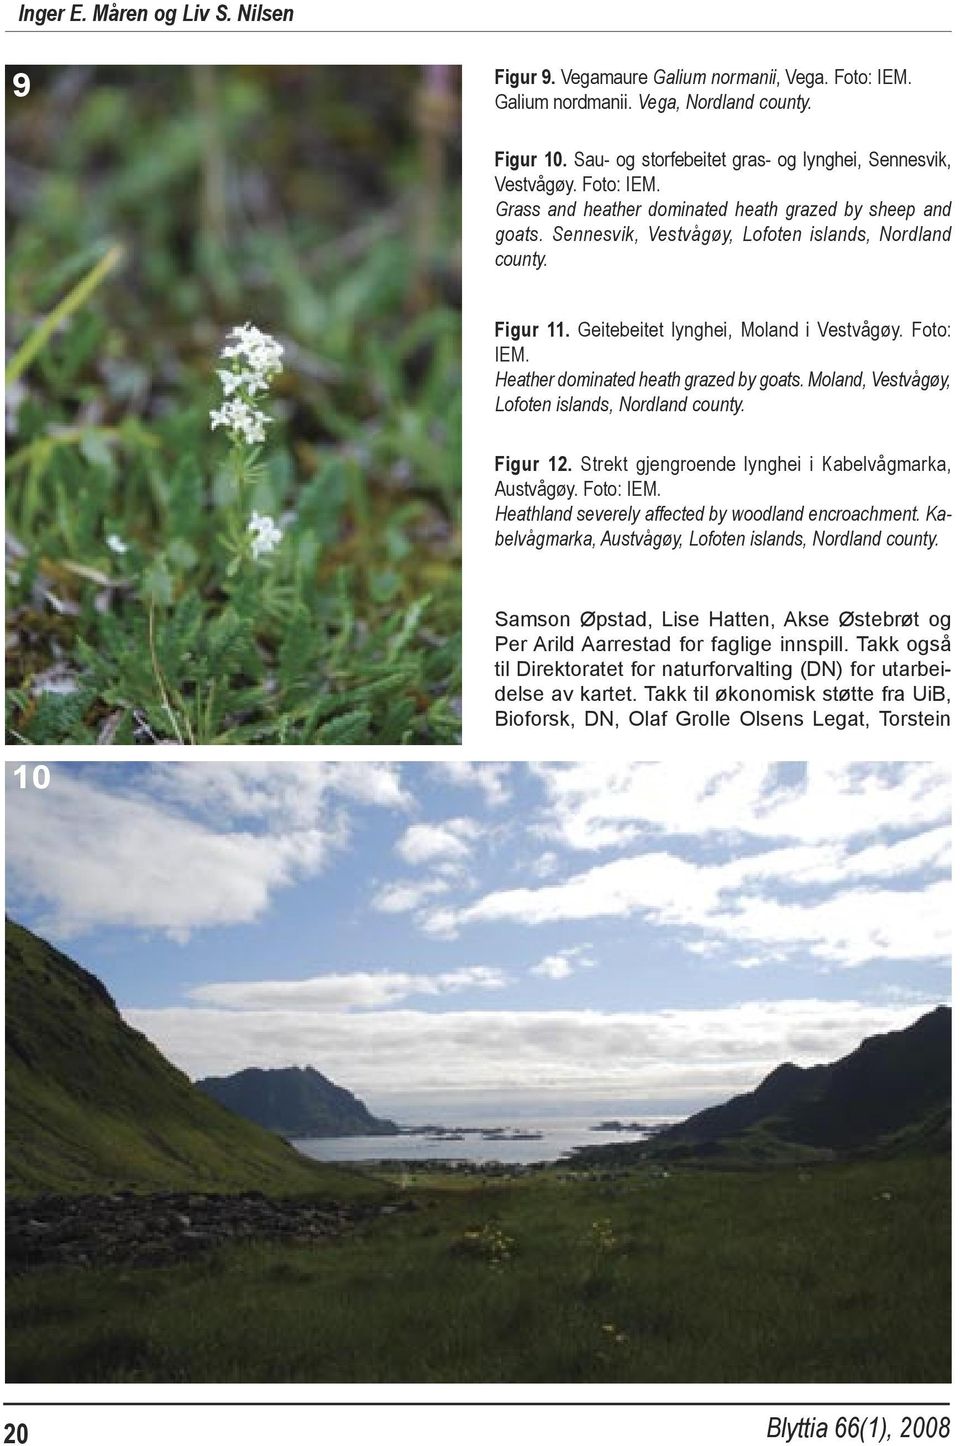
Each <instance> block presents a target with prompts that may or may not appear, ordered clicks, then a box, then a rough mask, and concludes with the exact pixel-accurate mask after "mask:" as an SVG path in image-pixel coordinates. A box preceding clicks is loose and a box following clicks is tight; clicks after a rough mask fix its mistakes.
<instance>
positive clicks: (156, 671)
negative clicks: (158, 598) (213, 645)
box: [147, 598, 183, 747]
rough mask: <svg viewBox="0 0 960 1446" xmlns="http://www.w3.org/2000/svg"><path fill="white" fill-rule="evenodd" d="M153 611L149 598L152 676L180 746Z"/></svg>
mask: <svg viewBox="0 0 960 1446" xmlns="http://www.w3.org/2000/svg"><path fill="white" fill-rule="evenodd" d="M154 611H155V609H154V603H153V599H152V598H151V599H150V611H149V613H148V615H147V637H148V639H149V642H150V662H151V663H152V664H153V676H154V677H155V678H156V680H157V688H158V689H159V692H160V700H161V702H162V703H163V706H164V709H165V710H166V714H167V717H168V718H169V719H170V722H171V723H172V724H173V731H174V733H176V735H177V742H178V743H179V744H180V745H181V747H182V746H183V734H182V733H181V732H180V728H179V725H178V723H177V715H176V713H174V711H173V709H172V708H171V706H170V699H169V698H168V696H167V689H166V685H165V684H164V681H163V673H162V672H161V669H160V659H159V658H158V657H157V643H156V638H155V636H154Z"/></svg>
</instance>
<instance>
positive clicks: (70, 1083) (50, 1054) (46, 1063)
mask: <svg viewBox="0 0 960 1446" xmlns="http://www.w3.org/2000/svg"><path fill="white" fill-rule="evenodd" d="M6 1031H7V1037H6V1160H7V1191H8V1192H9V1193H11V1194H16V1195H26V1196H29V1195H36V1194H40V1193H42V1192H45V1191H54V1192H59V1193H83V1192H91V1193H96V1192H103V1191H110V1190H118V1189H124V1188H127V1189H137V1190H167V1189H169V1190H198V1191H203V1190H206V1191H225V1192H228V1191H241V1190H262V1191H264V1192H266V1193H270V1194H274V1195H294V1194H299V1195H307V1194H309V1195H317V1196H320V1195H323V1196H325V1197H327V1198H330V1197H337V1198H350V1197H354V1196H358V1195H361V1194H367V1193H370V1192H371V1190H372V1188H373V1187H372V1186H371V1184H370V1183H369V1182H368V1181H367V1180H365V1179H364V1177H363V1176H361V1175H359V1174H354V1173H353V1172H351V1171H349V1170H340V1169H336V1168H333V1167H330V1166H325V1165H319V1164H315V1163H314V1162H313V1161H310V1160H308V1159H306V1158H305V1157H304V1156H302V1155H299V1154H298V1153H297V1152H296V1151H295V1150H294V1149H293V1147H292V1146H291V1145H288V1144H287V1143H286V1142H285V1141H283V1140H281V1139H278V1138H277V1137H276V1136H275V1135H271V1134H270V1133H269V1132H268V1131H266V1130H263V1129H261V1128H260V1127H259V1126H257V1125H253V1124H250V1123H249V1122H248V1121H246V1120H243V1119H240V1118H239V1117H238V1116H237V1115H233V1114H230V1113H229V1112H228V1111H227V1110H224V1109H223V1108H221V1106H220V1105H218V1104H216V1103H215V1102H214V1101H213V1100H210V1099H208V1098H206V1096H204V1095H202V1094H201V1093H200V1092H199V1091H198V1090H196V1089H195V1088H194V1086H193V1085H192V1084H191V1083H190V1081H189V1080H188V1079H187V1077H186V1075H184V1074H182V1073H181V1072H180V1070H178V1069H175V1068H174V1067H173V1065H171V1064H170V1063H169V1062H168V1061H167V1060H166V1059H164V1057H163V1055H161V1054H160V1052H159V1051H158V1050H157V1049H156V1048H155V1047H154V1046H153V1045H152V1044H151V1043H150V1042H149V1040H147V1039H146V1038H145V1037H144V1036H143V1035H142V1034H139V1033H138V1032H137V1031H136V1030H134V1029H131V1028H130V1027H129V1025H127V1024H125V1023H124V1021H123V1019H122V1018H121V1016H120V1013H119V1011H118V1010H117V1007H116V1005H115V1004H114V1002H113V1000H112V999H111V997H110V995H109V994H108V993H107V990H106V989H105V988H104V986H103V985H102V984H101V983H100V981H99V979H97V978H95V977H94V975H92V974H89V973H87V971H86V970H85V969H81V968H80V967H79V965H77V964H75V963H74V962H73V960H71V959H68V958H67V956H66V955H65V954H61V953H60V952H59V951H58V950H56V949H54V948H53V947H52V946H51V945H49V944H47V943H45V942H44V941H43V940H42V939H39V938H37V936H36V935H34V934H31V933H30V932H29V930H27V929H24V928H22V927H21V926H20V925H18V924H15V923H13V922H12V921H10V920H8V921H7V972H6Z"/></svg>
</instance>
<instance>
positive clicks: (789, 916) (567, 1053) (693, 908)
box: [7, 761, 950, 1119]
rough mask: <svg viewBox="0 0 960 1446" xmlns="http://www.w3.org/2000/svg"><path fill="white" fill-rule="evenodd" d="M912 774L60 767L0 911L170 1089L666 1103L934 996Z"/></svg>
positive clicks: (931, 909) (939, 914) (945, 867)
mask: <svg viewBox="0 0 960 1446" xmlns="http://www.w3.org/2000/svg"><path fill="white" fill-rule="evenodd" d="M948 824H949V782H948V779H947V776H946V775H945V773H944V772H943V771H942V770H941V769H939V768H937V767H934V766H933V765H928V764H885V765H875V764H862V765H856V764H855V765H850V766H846V767H840V768H826V767H823V766H822V765H819V764H818V765H809V766H807V765H803V764H793V763H791V764H783V765H772V766H771V765H767V764H739V765H727V764H724V765H722V766H714V767H712V768H711V767H708V766H706V765H704V764H702V763H698V762H695V761H694V762H691V763H689V764H687V763H671V764H648V763H637V764H618V765H615V766H613V765H603V764H598V763H591V764H556V765H525V764H511V765H506V764H504V765H500V764H473V763H462V762H456V763H446V764H440V763H437V764H434V763H415V764H405V765H402V766H396V765H386V764H363V763H357V764H353V763H350V764H325V763H320V764H317V763H294V764H261V763H257V764H241V763H222V764H221V763H218V764H209V765H203V764H197V763H195V762H189V763H186V764H182V763H175V762H165V763H162V764H146V765H130V766H126V765H118V764H109V765H106V764H96V763H94V764H61V763H55V764H53V765H51V781H50V785H49V787H48V788H47V789H46V790H43V791H39V790H36V789H33V788H27V789H21V788H20V787H19V786H18V782H17V780H16V779H15V778H14V776H13V768H12V766H11V767H10V768H9V769H8V775H7V910H8V912H9V913H10V914H11V915H12V916H13V917H14V918H16V919H18V920H20V921H21V922H22V923H25V924H26V925H28V926H29V927H30V928H32V929H35V930H36V931H37V932H38V933H40V934H42V935H44V936H45V937H47V938H49V939H51V940H52V941H54V942H56V943H57V944H59V945H60V947H62V948H64V949H65V950H66V952H68V953H69V954H71V955H72V956H73V957H74V958H76V959H77V960H78V961H79V962H80V963H82V964H84V965H85V966H86V967H87V968H89V969H92V970H93V971H94V972H95V973H96V974H98V975H99V976H100V977H101V978H102V979H103V980H104V981H105V983H106V984H107V986H108V988H109V989H110V990H111V992H112V993H113V995H114V997H115V999H116V1000H117V1002H118V1004H119V1006H120V1007H121V1009H122V1010H123V1013H124V1015H125V1016H126V1018H127V1019H128V1020H129V1021H130V1022H131V1023H132V1024H133V1025H134V1026H135V1027H137V1028H138V1029H142V1030H143V1031H144V1032H145V1033H146V1034H147V1035H149V1036H150V1038H151V1039H153V1040H154V1041H155V1042H156V1043H157V1044H158V1045H159V1047H160V1048H161V1049H162V1050H163V1051H164V1052H165V1053H166V1054H167V1055H168V1056H169V1057H170V1058H171V1059H173V1060H174V1061H175V1063H177V1064H178V1065H180V1066H181V1067H182V1068H184V1069H185V1070H187V1071H188V1073H190V1074H191V1075H193V1076H198V1075H202V1074H221V1073H228V1072H230V1071H232V1070H235V1069H240V1068H243V1067H244V1066H246V1065H252V1064H255V1065H261V1066H270V1065H287V1064H312V1065H314V1066H315V1067H316V1068H318V1069H321V1070H322V1071H323V1072H324V1073H326V1074H328V1075H329V1076H330V1077H331V1078H332V1079H334V1080H335V1081H336V1082H337V1083H339V1084H344V1085H346V1086H347V1087H348V1088H350V1089H353V1090H355V1091H357V1092H358V1093H360V1094H361V1095H362V1096H363V1097H364V1098H365V1099H366V1100H367V1101H368V1102H369V1103H371V1104H372V1105H373V1106H374V1108H380V1109H383V1110H393V1112H394V1113H395V1114H399V1116H400V1117H401V1118H403V1117H406V1118H414V1119H416V1118H423V1117H424V1111H425V1110H426V1109H429V1110H430V1112H431V1117H435V1118H439V1117H441V1116H442V1114H443V1113H444V1106H445V1105H446V1104H449V1111H447V1113H448V1115H449V1116H450V1117H455V1118H460V1119H465V1118H466V1117H467V1115H468V1114H469V1113H470V1112H471V1111H472V1110H475V1111H476V1112H478V1113H479V1114H481V1115H482V1114H483V1113H484V1112H486V1113H487V1114H489V1107H490V1105H491V1104H493V1103H496V1104H497V1107H498V1108H499V1109H500V1110H501V1113H502V1111H503V1110H504V1109H505V1108H506V1106H507V1105H508V1104H509V1105H511V1107H513V1106H515V1107H516V1109H515V1112H516V1113H518V1114H522V1113H523V1112H524V1111H527V1112H530V1113H542V1112H543V1110H544V1109H545V1108H551V1109H555V1110H556V1111H557V1112H562V1111H563V1110H565V1109H567V1108H568V1107H570V1108H571V1109H572V1108H573V1106H574V1105H575V1104H577V1103H583V1102H588V1101H597V1102H603V1103H609V1104H612V1103H613V1102H617V1104H619V1105H622V1106H623V1107H624V1108H631V1109H634V1110H636V1111H647V1112H662V1113H682V1112H686V1111H687V1110H690V1109H693V1108H697V1107H699V1106H700V1105H701V1104H702V1103H705V1102H707V1101H709V1100H715V1099H719V1098H725V1097H726V1096H728V1095H729V1094H730V1093H732V1092H734V1091H736V1090H739V1089H743V1088H749V1087H752V1086H753V1085H754V1084H755V1083H757V1081H758V1080H759V1078H760V1077H761V1076H762V1075H763V1074H764V1073H765V1072H766V1071H767V1070H769V1069H770V1068H772V1067H773V1066H774V1065H775V1064H778V1063H780V1062H781V1061H782V1060H784V1059H793V1060H795V1061H796V1062H798V1063H801V1064H807V1063H813V1062H816V1061H819V1060H825V1059H831V1058H835V1057H836V1056H837V1055H839V1054H842V1053H845V1052H846V1051H847V1050H849V1049H850V1048H852V1047H853V1046H854V1045H855V1044H857V1043H858V1042H859V1041H860V1039H862V1038H863V1037H864V1036H865V1035H866V1034H870V1033H876V1032H878V1031H880V1030H884V1029H892V1028H902V1027H903V1026H904V1025H906V1024H908V1023H909V1022H910V1021H911V1020H913V1019H915V1018H916V1017H917V1016H918V1015H919V1014H921V1013H922V1012H924V1011H925V1010H926V1009H928V1008H930V1007H931V1006H932V1005H933V1004H935V1003H939V1002H942V1001H944V1000H947V999H948V998H949V987H950V977H949V972H948V963H947V960H948V948H949V940H948V929H947V911H948V891H949V883H948V879H949V860H948V838H949V834H948Z"/></svg>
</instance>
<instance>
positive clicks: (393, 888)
mask: <svg viewBox="0 0 960 1446" xmlns="http://www.w3.org/2000/svg"><path fill="white" fill-rule="evenodd" d="M449 888H450V880H449V879H446V878H436V879H422V880H415V879H414V880H409V881H407V880H401V881H400V882H399V883H393V884H384V885H382V887H381V888H380V889H378V890H377V892H376V893H375V894H374V896H373V899H372V900H371V903H372V905H373V908H375V909H376V910H377V911H378V912H379V913H381V914H409V913H412V912H413V911H414V910H415V909H419V908H421V907H422V906H423V905H424V904H425V903H426V902H427V900H428V899H431V898H435V897H436V895H437V894H445V893H446V892H447V891H448V890H449Z"/></svg>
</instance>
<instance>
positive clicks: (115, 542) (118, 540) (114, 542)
mask: <svg viewBox="0 0 960 1446" xmlns="http://www.w3.org/2000/svg"><path fill="white" fill-rule="evenodd" d="M107 546H108V547H109V549H110V551H111V552H115V553H116V554H117V556H118V557H122V556H123V554H124V553H125V552H126V550H127V544H126V543H125V542H124V540H123V538H122V537H118V536H117V534H116V533H115V532H111V534H110V536H109V537H108V538H107Z"/></svg>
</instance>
